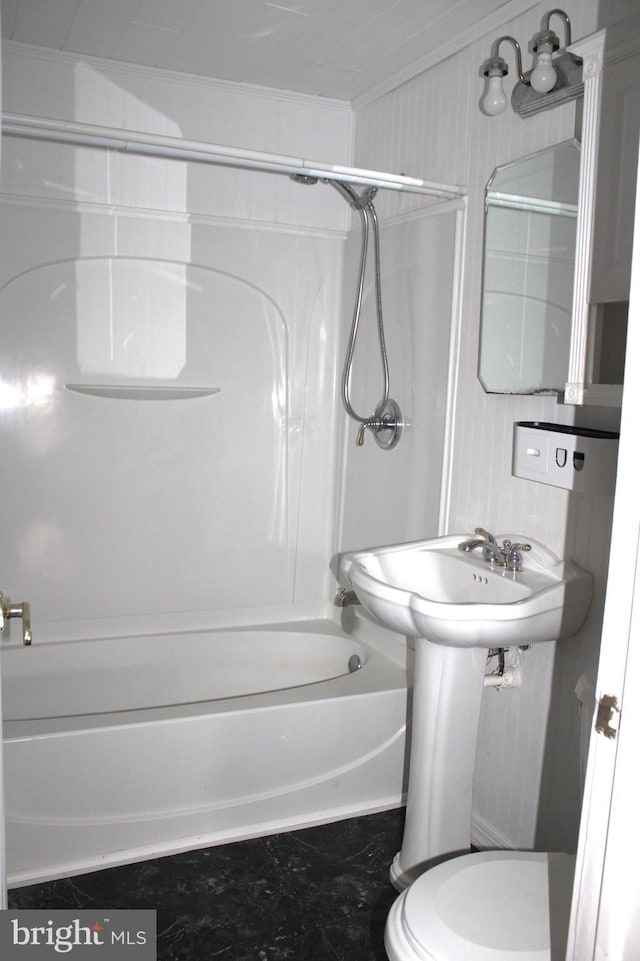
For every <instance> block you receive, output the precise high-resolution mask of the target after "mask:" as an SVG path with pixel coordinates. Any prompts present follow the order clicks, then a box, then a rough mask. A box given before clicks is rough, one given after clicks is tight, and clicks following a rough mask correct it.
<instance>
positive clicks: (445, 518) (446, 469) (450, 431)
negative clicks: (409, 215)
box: [438, 198, 468, 535]
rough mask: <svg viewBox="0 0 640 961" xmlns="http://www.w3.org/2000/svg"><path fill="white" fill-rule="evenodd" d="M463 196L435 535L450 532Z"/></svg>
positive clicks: (465, 207) (464, 223)
mask: <svg viewBox="0 0 640 961" xmlns="http://www.w3.org/2000/svg"><path fill="white" fill-rule="evenodd" d="M467 210H468V202H467V200H466V198H465V199H464V201H462V202H461V203H459V204H458V212H457V214H456V240H455V251H454V262H453V298H452V303H451V335H450V339H449V374H448V378H447V383H448V389H447V403H446V412H445V427H444V444H443V450H442V481H441V485H440V511H439V515H438V534H439V535H442V534H448V533H449V522H450V514H451V485H452V476H453V458H454V451H455V426H456V403H457V397H458V376H459V372H460V343H461V338H462V308H463V278H464V273H465V251H466V237H467Z"/></svg>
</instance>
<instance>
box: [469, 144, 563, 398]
mask: <svg viewBox="0 0 640 961" xmlns="http://www.w3.org/2000/svg"><path fill="white" fill-rule="evenodd" d="M579 174H580V146H579V143H578V141H577V140H569V141H567V142H565V143H561V144H557V145H555V146H553V147H549V148H547V149H546V150H541V151H538V153H535V154H531V155H530V156H528V157H523V158H522V159H521V160H515V161H513V162H512V163H508V164H504V165H503V166H500V167H496V169H495V170H494V172H493V174H492V175H491V178H490V180H489V182H488V184H487V188H486V192H485V230H484V264H483V293H482V318H481V327H480V361H479V372H478V373H479V378H480V382H481V383H482V386H483V387H484V389H485V390H486V391H487V393H497V394H536V393H543V392H554V391H559V392H560V391H563V390H564V386H565V383H566V381H567V372H568V367H569V344H570V339H571V307H572V299H573V274H574V260H575V247H576V218H577V211H578V184H579Z"/></svg>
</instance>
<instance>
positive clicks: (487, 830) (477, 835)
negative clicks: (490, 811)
mask: <svg viewBox="0 0 640 961" xmlns="http://www.w3.org/2000/svg"><path fill="white" fill-rule="evenodd" d="M471 843H472V845H473V846H474V847H476V848H480V849H481V850H483V851H485V850H493V849H494V848H495V849H498V850H500V851H513V850H515V848H516V847H518V848H519V849H520V846H519V845H515V844H514V843H513V841H512V840H511V838H508V837H507V836H506V834H502V833H501V832H500V831H499V830H498V828H497V827H495V826H494V825H493V824H489V822H488V821H485V820H484V818H481V817H480V815H478V814H472V816H471Z"/></svg>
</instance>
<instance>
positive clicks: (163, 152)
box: [2, 113, 467, 200]
mask: <svg viewBox="0 0 640 961" xmlns="http://www.w3.org/2000/svg"><path fill="white" fill-rule="evenodd" d="M2 133H3V134H8V135H9V136H19V137H30V138H33V139H37V140H56V141H61V142H63V143H70V144H80V145H83V146H93V147H104V148H107V149H110V150H119V151H122V152H125V153H137V154H144V155H146V156H152V157H165V158H173V159H177V160H196V161H200V162H204V163H212V164H224V165H226V166H229V167H241V168H244V169H249V170H264V171H270V172H272V173H282V174H289V175H291V174H294V175H295V174H299V175H302V176H305V177H317V178H318V179H319V180H345V181H347V182H348V183H356V184H366V185H368V186H373V187H380V188H384V189H385V190H402V191H408V192H410V193H416V194H426V195H429V196H432V197H438V198H440V199H442V200H455V199H456V198H459V197H464V196H465V194H466V192H467V191H466V190H465V189H464V187H453V186H449V185H447V184H437V183H429V182H428V181H426V180H419V179H418V178H415V177H406V176H404V175H398V174H388V173H383V172H381V171H377V170H363V169H360V168H358V167H342V166H340V165H338V164H327V163H320V162H318V163H316V162H314V161H310V160H304V159H303V158H299V157H289V156H286V155H281V154H274V153H264V152H263V151H260V150H247V149H245V148H243V147H227V146H223V145H221V144H209V143H203V142H200V141H197V140H183V139H182V138H181V137H169V136H166V135H165V134H149V133H138V132H133V131H130V130H122V129H118V128H116V127H103V126H99V125H96V124H85V123H77V122H76V121H66V120H49V119H47V118H43V117H30V116H26V115H21V114H15V113H5V114H3V116H2Z"/></svg>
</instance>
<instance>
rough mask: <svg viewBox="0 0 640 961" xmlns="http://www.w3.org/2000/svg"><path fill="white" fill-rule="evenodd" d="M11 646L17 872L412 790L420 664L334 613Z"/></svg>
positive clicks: (8, 718)
mask: <svg viewBox="0 0 640 961" xmlns="http://www.w3.org/2000/svg"><path fill="white" fill-rule="evenodd" d="M360 633H362V632H360ZM365 633H366V631H365ZM356 634H358V631H356ZM354 655H355V658H357V659H359V663H360V664H361V667H360V668H359V669H357V670H355V671H354V672H353V673H351V672H350V670H349V659H350V658H353V657H354ZM2 658H3V662H2V663H3V698H4V714H5V724H4V736H5V753H4V763H5V782H6V806H7V838H6V840H7V861H8V876H9V884H10V885H12V886H17V885H21V884H28V883H32V882H35V881H39V880H45V879H51V878H55V877H64V876H68V875H72V874H77V873H82V872H85V871H91V870H95V869H98V868H101V867H105V866H110V865H116V864H122V863H126V862H130V861H136V860H143V859H145V858H150V857H157V856H159V855H163V854H171V853H175V852H177V851H183V850H188V849H191V848H196V847H204V846H207V845H211V844H218V843H222V842H225V841H229V840H233V839H241V838H247V837H255V836H259V835H263V834H271V833H275V832H278V831H284V830H289V829H291V828H295V827H303V826H307V825H312V824H319V823H324V822H328V821H331V820H336V819H339V818H343V817H350V816H354V815H358V814H363V813H369V812H374V811H381V810H385V809H388V808H392V807H396V806H398V805H400V804H401V803H402V800H403V786H404V779H405V743H404V742H405V721H406V712H407V706H406V701H407V690H406V687H407V685H406V670H405V668H404V667H403V666H402V664H401V663H400V662H399V660H398V659H397V658H396V659H395V660H392V659H390V658H387V657H386V656H385V654H384V653H383V651H382V650H381V649H380V647H379V645H378V646H370V645H369V644H367V642H366V640H363V638H362V637H358V638H357V639H356V637H355V636H352V635H347V634H345V633H344V632H342V630H341V629H340V628H339V627H338V626H337V625H336V624H335V623H334V622H332V621H314V622H302V623H300V624H291V625H267V626H264V627H262V628H259V629H258V628H253V629H248V628H243V629H232V630H224V631H222V630H220V631H211V632H200V631H198V632H193V633H189V634H183V635H177V634H170V635H158V636H154V637H149V636H142V637H127V638H115V639H114V638H110V639H108V640H91V641H68V642H62V643H47V644H42V645H41V646H40V647H38V645H37V644H36V643H35V642H34V645H33V646H32V647H31V648H24V647H12V648H9V649H6V650H4V651H3V652H2ZM355 663H358V661H355ZM353 666H354V661H353V660H352V661H351V667H352V668H353Z"/></svg>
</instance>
